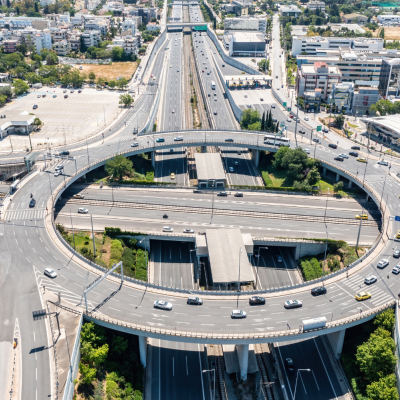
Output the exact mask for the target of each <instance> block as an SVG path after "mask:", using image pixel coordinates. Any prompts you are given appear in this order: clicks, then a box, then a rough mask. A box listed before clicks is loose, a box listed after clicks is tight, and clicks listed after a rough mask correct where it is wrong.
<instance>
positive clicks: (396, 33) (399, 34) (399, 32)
mask: <svg viewBox="0 0 400 400" xmlns="http://www.w3.org/2000/svg"><path fill="white" fill-rule="evenodd" d="M364 29H365V30H368V29H367V28H365V27H364ZM380 30H381V29H380V28H378V29H376V30H375V32H374V31H371V32H372V36H375V37H378V36H379V32H380ZM385 39H386V40H400V27H398V26H395V27H386V26H385Z"/></svg>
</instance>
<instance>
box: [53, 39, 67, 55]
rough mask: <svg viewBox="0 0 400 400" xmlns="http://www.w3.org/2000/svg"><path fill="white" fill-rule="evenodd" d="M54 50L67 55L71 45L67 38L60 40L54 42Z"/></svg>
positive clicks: (58, 53)
mask: <svg viewBox="0 0 400 400" xmlns="http://www.w3.org/2000/svg"><path fill="white" fill-rule="evenodd" d="M53 50H54V51H55V52H56V53H57V55H58V56H66V55H67V54H68V53H69V52H70V50H71V46H70V44H69V42H68V41H67V40H60V41H59V42H56V43H54V45H53Z"/></svg>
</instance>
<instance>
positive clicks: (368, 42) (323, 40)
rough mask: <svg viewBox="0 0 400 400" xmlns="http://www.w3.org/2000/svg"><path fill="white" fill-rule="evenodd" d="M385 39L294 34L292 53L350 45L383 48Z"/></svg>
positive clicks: (368, 48) (362, 47)
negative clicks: (300, 35) (301, 35)
mask: <svg viewBox="0 0 400 400" xmlns="http://www.w3.org/2000/svg"><path fill="white" fill-rule="evenodd" d="M383 44H384V40H383V39H381V38H371V39H369V38H362V37H361V38H345V37H343V38H342V37H340V38H339V37H321V36H303V37H298V36H293V40H292V55H293V56H298V55H299V54H300V53H307V54H324V52H325V51H326V50H331V49H338V48H339V47H349V48H350V49H352V50H362V51H369V50H373V51H376V50H382V49H383Z"/></svg>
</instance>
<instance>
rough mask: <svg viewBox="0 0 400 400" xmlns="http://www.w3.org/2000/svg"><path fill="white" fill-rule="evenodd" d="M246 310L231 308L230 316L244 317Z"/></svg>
mask: <svg viewBox="0 0 400 400" xmlns="http://www.w3.org/2000/svg"><path fill="white" fill-rule="evenodd" d="M246 316H247V314H246V311H242V310H232V313H231V318H246Z"/></svg>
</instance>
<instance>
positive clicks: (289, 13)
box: [279, 6, 301, 17]
mask: <svg viewBox="0 0 400 400" xmlns="http://www.w3.org/2000/svg"><path fill="white" fill-rule="evenodd" d="M279 11H280V13H281V14H282V15H283V16H284V17H298V16H299V15H300V14H301V10H300V8H298V7H297V6H279Z"/></svg>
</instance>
